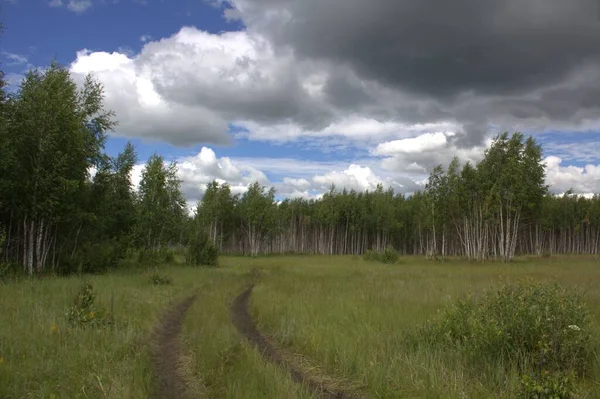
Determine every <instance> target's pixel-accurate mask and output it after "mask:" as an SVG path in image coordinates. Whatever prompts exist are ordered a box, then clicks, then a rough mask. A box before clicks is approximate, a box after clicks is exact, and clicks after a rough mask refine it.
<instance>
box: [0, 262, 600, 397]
mask: <svg viewBox="0 0 600 399" xmlns="http://www.w3.org/2000/svg"><path fill="white" fill-rule="evenodd" d="M401 261H402V263H401V264H394V265H385V264H381V263H373V262H365V261H363V260H362V258H360V257H352V256H345V257H327V256H286V257H264V258H262V257H259V258H242V257H227V258H223V259H222V260H221V267H220V268H217V269H201V268H186V267H183V266H166V267H162V268H160V273H162V274H164V275H165V276H170V277H172V279H173V281H172V284H168V285H152V284H150V282H149V281H148V276H147V274H146V273H143V272H139V273H134V272H127V273H114V274H109V275H105V276H90V277H86V279H87V280H89V281H91V282H92V284H93V286H94V290H95V292H96V294H97V299H96V301H97V302H98V303H99V304H101V305H104V306H106V307H110V305H111V302H112V304H113V312H114V320H115V325H114V327H113V328H112V329H105V328H85V329H83V330H77V329H71V328H69V325H68V323H67V318H66V315H65V312H66V311H67V309H68V307H69V306H70V305H71V301H72V297H73V296H74V295H76V293H77V291H78V290H79V288H80V286H81V283H82V281H83V280H82V279H81V278H79V277H68V278H44V279H43V280H35V279H34V280H23V281H19V282H12V283H8V284H0V303H1V304H2V307H1V310H2V311H1V312H0V358H1V359H2V360H1V361H0V398H27V397H34V398H51V397H54V398H147V397H149V396H150V395H151V393H152V389H153V381H152V365H151V357H150V353H151V344H150V341H149V339H150V337H151V332H152V330H153V328H154V326H155V324H156V323H157V321H158V320H159V317H160V315H161V314H162V312H164V310H165V309H166V308H167V307H168V305H169V304H171V303H173V301H174V300H177V299H181V298H184V297H186V296H189V295H191V294H193V293H196V292H198V293H199V295H198V298H197V300H196V302H195V303H194V304H193V306H192V307H191V308H190V310H189V311H188V314H187V316H186V319H185V321H184V328H183V331H182V336H181V339H182V360H183V361H182V369H183V370H182V374H183V376H184V378H185V379H186V382H187V384H188V386H189V387H190V388H191V389H192V390H193V391H194V393H196V394H197V396H198V397H207V398H240V399H241V398H250V399H252V398H257V399H258V398H276V399H278V398H294V397H298V398H310V397H312V396H311V395H310V394H309V393H308V392H307V391H306V390H305V389H304V388H303V387H301V386H298V384H295V383H294V382H292V381H291V379H290V378H289V376H288V375H287V373H286V371H285V370H281V369H279V368H277V367H275V366H272V365H270V364H268V363H266V362H265V361H264V360H263V359H262V357H261V356H260V354H259V353H257V352H256V350H255V349H254V348H253V347H252V346H250V345H249V344H248V343H246V342H245V340H244V339H243V338H242V337H241V336H240V335H239V333H238V332H237V331H236V330H235V328H234V326H233V325H232V323H231V321H230V313H229V306H230V304H231V302H232V300H233V298H234V297H235V296H236V295H238V294H239V293H240V292H241V291H242V290H243V289H244V288H245V287H246V286H247V285H248V284H249V283H250V282H251V281H252V276H253V275H256V272H252V273H251V270H253V269H258V270H259V271H260V272H259V273H258V274H259V275H260V276H261V277H260V278H259V279H258V284H257V285H256V287H255V291H254V293H253V296H252V298H251V311H252V313H253V315H254V316H255V318H256V320H257V323H258V326H259V328H260V329H261V330H262V331H263V332H264V333H266V334H268V335H269V336H271V337H273V338H274V339H275V340H276V342H277V343H278V345H279V346H281V347H283V348H284V349H285V350H286V351H288V352H289V358H292V359H294V358H296V359H303V361H305V365H310V366H308V367H311V368H312V373H313V374H315V373H316V374H319V373H322V374H323V376H322V377H323V378H325V379H329V381H333V383H335V382H336V381H338V382H339V383H340V385H341V386H344V385H345V386H352V387H355V388H358V389H359V390H360V391H361V392H362V393H364V394H365V395H366V396H369V397H378V398H398V397H422V398H429V397H457V398H458V397H465V396H466V397H481V398H487V397H501V398H502V397H511V391H514V390H515V389H516V388H518V384H519V382H518V375H517V374H516V373H508V375H507V374H506V373H505V372H503V371H500V370H498V369H497V368H496V367H493V366H492V365H490V367H487V368H483V369H479V370H473V369H472V368H471V367H469V364H468V363H467V362H466V360H465V359H463V358H462V357H461V355H460V354H459V353H458V352H456V351H454V350H452V348H442V349H439V348H438V349H433V348H432V347H430V346H428V345H427V344H425V343H424V342H421V341H420V340H419V337H418V336H415V334H414V333H415V331H417V329H418V328H419V327H420V326H422V325H423V323H424V322H425V321H426V320H427V319H428V318H432V317H435V316H436V314H437V311H438V310H439V309H441V308H443V307H444V306H445V305H447V304H449V303H452V302H453V301H454V300H455V299H456V298H457V297H459V296H461V295H463V294H466V293H467V292H474V293H476V294H477V293H481V292H483V290H484V289H485V288H487V287H489V286H490V285H494V284H497V283H499V282H506V281H517V280H519V279H521V278H525V277H529V278H532V279H535V280H546V281H558V282H560V283H561V284H563V285H565V286H569V287H574V286H578V287H580V288H581V289H582V290H587V293H586V300H587V303H588V305H589V308H590V310H591V312H592V314H593V317H594V322H595V326H594V328H595V329H596V334H594V336H600V329H599V326H600V290H599V289H598V288H597V287H598V286H599V285H600V267H598V265H599V264H600V262H599V259H598V258H596V259H594V258H589V257H588V258H585V257H573V258H568V257H561V258H548V259H546V258H543V259H542V258H530V259H519V260H517V261H516V262H514V263H512V264H509V265H503V264H498V263H487V264H476V263H465V262H462V261H459V260H451V261H448V262H444V263H437V262H433V261H427V260H424V259H422V258H417V257H409V258H402V259H401ZM594 366H595V367H594V369H593V371H592V373H591V375H589V376H588V378H587V379H586V381H583V382H580V383H579V388H580V391H581V393H582V394H583V395H582V397H600V383H599V382H598V381H600V358H597V360H596V363H595V365H594ZM586 395H587V396H586Z"/></svg>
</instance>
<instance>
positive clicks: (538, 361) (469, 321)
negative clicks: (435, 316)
mask: <svg viewBox="0 0 600 399" xmlns="http://www.w3.org/2000/svg"><path fill="white" fill-rule="evenodd" d="M429 327H430V328H431V329H430V330H428V332H429V334H431V335H430V337H434V338H435V339H441V340H442V341H444V342H447V343H450V344H452V345H456V346H457V347H458V348H459V349H460V350H461V351H463V352H465V353H466V354H467V355H469V357H470V358H471V359H472V360H473V361H475V362H477V361H483V362H496V363H497V364H503V365H510V366H516V367H519V368H520V369H522V370H528V369H533V370H536V371H543V370H547V371H552V372H554V371H569V370H574V371H575V372H578V373H582V372H584V371H585V370H586V368H587V366H588V363H589V361H590V355H591V352H592V350H591V349H590V346H589V343H590V331H591V329H590V316H589V313H588V310H587V309H586V307H585V304H584V302H583V299H582V296H581V294H579V293H578V292H576V291H572V290H568V289H565V288H562V287H561V286H559V285H557V284H544V283H529V282H526V283H520V284H517V285H508V284H507V285H504V286H502V287H501V288H499V289H498V290H495V291H488V292H487V293H486V294H485V295H484V297H483V298H482V300H481V301H479V302H476V301H475V300H473V299H472V298H470V297H469V298H467V299H462V300H459V301H458V302H457V303H456V304H454V305H452V306H451V307H450V308H449V309H447V311H446V312H445V314H444V316H443V318H442V319H441V320H439V321H437V322H436V323H434V324H432V325H430V326H429Z"/></svg>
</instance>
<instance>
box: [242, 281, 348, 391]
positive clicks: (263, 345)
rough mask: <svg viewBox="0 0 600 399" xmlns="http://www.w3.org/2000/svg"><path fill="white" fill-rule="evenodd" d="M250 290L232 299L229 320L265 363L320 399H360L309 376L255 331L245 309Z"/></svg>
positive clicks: (322, 378) (330, 382)
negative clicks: (271, 364)
mask: <svg viewBox="0 0 600 399" xmlns="http://www.w3.org/2000/svg"><path fill="white" fill-rule="evenodd" d="M252 289H253V286H250V287H249V288H248V289H246V290H245V291H244V292H242V293H241V294H240V295H239V296H238V297H236V298H235V300H234V301H233V304H232V305H231V319H232V321H233V324H234V325H235V327H236V328H237V330H238V331H239V332H240V333H241V334H242V335H243V336H244V337H245V338H246V339H247V340H248V341H250V343H252V344H253V345H254V346H255V347H256V348H257V349H258V351H259V352H260V353H261V355H262V356H263V357H264V358H265V359H267V360H268V361H270V362H272V363H274V364H276V365H277V366H280V367H282V368H284V369H286V370H288V371H289V373H290V376H291V377H292V380H294V381H295V382H297V383H299V384H304V386H306V387H307V388H308V389H309V391H311V392H313V393H316V394H317V395H319V396H320V397H322V398H326V399H333V398H339V399H359V396H356V395H354V394H351V393H349V392H347V391H346V390H344V389H342V388H340V387H339V386H336V385H338V384H336V383H335V382H334V380H333V379H331V378H327V377H326V376H323V375H315V374H314V372H312V373H308V372H307V371H306V370H304V369H302V368H301V367H299V366H300V365H301V363H300V362H298V361H295V360H297V359H295V358H297V357H298V356H294V355H292V354H288V353H285V352H283V351H281V350H280V349H278V348H277V347H276V346H275V345H274V344H273V342H272V340H271V339H268V338H267V337H265V336H264V335H263V334H262V333H261V332H260V331H258V329H257V328H256V324H255V323H254V320H252V316H251V315H250V312H249V310H248V304H249V302H250V295H251V294H252Z"/></svg>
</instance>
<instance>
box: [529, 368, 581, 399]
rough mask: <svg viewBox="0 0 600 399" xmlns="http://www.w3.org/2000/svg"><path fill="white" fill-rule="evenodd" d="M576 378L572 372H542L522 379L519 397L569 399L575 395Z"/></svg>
mask: <svg viewBox="0 0 600 399" xmlns="http://www.w3.org/2000/svg"><path fill="white" fill-rule="evenodd" d="M574 380H575V376H574V374H573V373H572V372H569V373H564V372H556V371H555V372H549V371H545V370H544V371H542V372H541V373H538V374H536V375H534V376H530V375H528V374H526V375H524V376H523V377H522V378H521V391H520V392H519V397H521V398H523V399H567V398H571V397H572V396H573V393H574V386H573V385H574V384H573V382H574Z"/></svg>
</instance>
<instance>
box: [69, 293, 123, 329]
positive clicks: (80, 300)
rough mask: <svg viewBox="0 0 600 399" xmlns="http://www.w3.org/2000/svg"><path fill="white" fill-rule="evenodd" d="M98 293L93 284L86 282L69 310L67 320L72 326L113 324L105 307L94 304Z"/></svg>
mask: <svg viewBox="0 0 600 399" xmlns="http://www.w3.org/2000/svg"><path fill="white" fill-rule="evenodd" d="M95 300H96V294H95V293H94V288H93V286H92V284H90V283H88V282H85V283H83V286H82V287H81V289H80V290H79V293H78V294H77V296H76V297H75V298H74V300H73V305H72V306H71V307H70V308H69V310H68V311H67V320H68V322H69V324H70V325H71V327H85V326H87V325H91V326H109V325H111V324H112V320H111V317H110V314H109V313H108V312H107V311H106V310H105V309H103V308H100V307H97V306H95V305H94V302H95Z"/></svg>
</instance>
